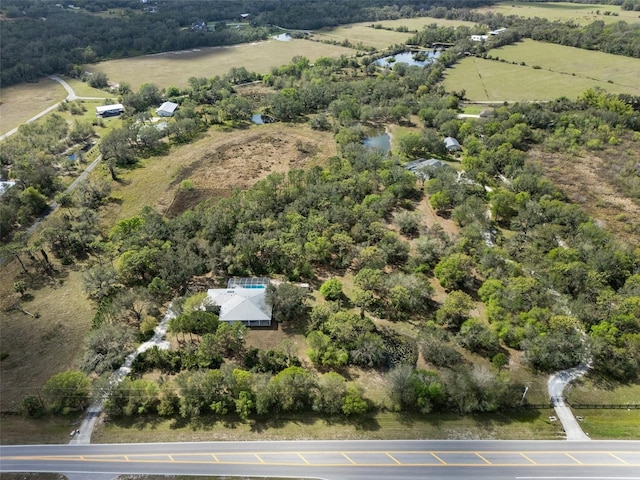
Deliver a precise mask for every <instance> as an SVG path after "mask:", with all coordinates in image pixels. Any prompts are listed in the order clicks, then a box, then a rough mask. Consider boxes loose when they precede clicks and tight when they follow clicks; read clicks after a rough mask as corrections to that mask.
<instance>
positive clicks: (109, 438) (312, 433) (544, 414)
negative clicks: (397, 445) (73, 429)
mask: <svg viewBox="0 0 640 480" xmlns="http://www.w3.org/2000/svg"><path fill="white" fill-rule="evenodd" d="M548 416H549V413H548V411H546V410H545V411H538V410H526V411H521V412H513V413H510V414H486V415H478V416H464V417H463V416H460V415H456V414H432V415H405V414H397V413H390V412H381V413H378V414H376V415H371V416H366V417H363V418H357V419H347V418H344V417H342V416H340V417H337V418H333V419H332V418H326V417H325V418H323V417H319V416H317V415H313V414H301V415H274V416H271V417H270V418H262V419H259V420H257V421H249V422H247V423H243V422H239V421H233V420H231V419H229V420H227V422H226V423H225V422H223V421H220V420H219V419H216V418H203V419H201V421H200V422H198V423H188V422H186V421H184V420H182V419H157V418H155V419H148V420H147V419H145V418H138V419H133V420H131V419H129V421H126V422H125V421H122V422H121V421H110V422H108V423H106V424H100V425H99V426H98V428H97V429H96V430H95V431H94V434H93V436H92V438H91V439H92V442H94V443H125V442H142V441H148V439H149V436H150V435H152V436H153V438H154V439H155V441H157V442H191V441H233V440H242V441H250V440H262V441H264V440H314V439H327V440H338V439H344V440H348V439H370V440H383V439H388V440H393V439H415V438H420V439H436V438H437V439H449V440H453V439H505V440H511V439H529V440H530V439H537V440H552V439H559V438H562V432H561V431H560V427H559V426H558V425H557V424H554V423H551V422H549V421H548Z"/></svg>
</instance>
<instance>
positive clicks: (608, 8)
mask: <svg viewBox="0 0 640 480" xmlns="http://www.w3.org/2000/svg"><path fill="white" fill-rule="evenodd" d="M477 10H478V11H480V12H496V13H501V14H503V15H517V16H519V17H526V18H533V17H540V18H546V19H547V20H549V21H551V22H553V21H556V20H558V21H561V22H567V21H572V22H575V23H578V24H580V25H587V24H589V23H592V22H595V21H596V20H602V21H604V22H605V23H614V22H618V21H620V20H624V21H625V22H628V23H638V22H640V12H634V11H627V10H622V9H621V8H620V7H619V6H617V5H600V4H580V3H562V2H558V3H552V2H545V3H542V2H541V3H531V2H511V1H510V2H504V3H500V4H498V5H494V6H491V7H484V8H478V9H477ZM605 12H608V14H607V15H605Z"/></svg>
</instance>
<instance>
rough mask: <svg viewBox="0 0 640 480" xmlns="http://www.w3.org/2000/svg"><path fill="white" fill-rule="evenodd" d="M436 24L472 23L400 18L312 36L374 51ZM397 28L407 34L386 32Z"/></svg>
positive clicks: (455, 25) (341, 27)
mask: <svg viewBox="0 0 640 480" xmlns="http://www.w3.org/2000/svg"><path fill="white" fill-rule="evenodd" d="M434 23H435V24H438V25H441V26H444V27H458V26H460V25H467V26H473V25H474V23H473V22H463V21H461V20H446V19H441V18H431V17H418V18H401V19H398V20H381V21H379V22H362V23H353V24H350V25H342V26H340V27H335V28H326V29H322V30H318V31H314V32H313V36H314V37H315V38H318V39H322V40H333V41H336V42H342V41H344V40H349V42H351V43H352V44H353V45H356V44H357V43H362V44H363V45H364V46H366V47H374V48H376V49H384V48H387V47H389V46H391V45H394V44H398V43H399V44H403V43H405V42H406V41H407V40H408V39H409V38H410V37H411V36H412V35H413V33H410V32H412V31H416V30H418V31H420V30H422V29H423V28H424V27H425V26H427V25H431V24H434ZM371 25H382V27H384V28H382V29H377V28H372V27H371ZM398 27H407V29H408V30H409V32H396V31H395V30H393V31H392V30H386V29H388V28H392V29H396V28H398Z"/></svg>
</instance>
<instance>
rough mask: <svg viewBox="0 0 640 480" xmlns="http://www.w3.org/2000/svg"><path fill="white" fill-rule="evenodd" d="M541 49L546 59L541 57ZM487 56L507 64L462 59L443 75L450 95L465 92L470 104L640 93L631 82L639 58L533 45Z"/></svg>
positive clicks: (638, 67) (523, 44)
mask: <svg viewBox="0 0 640 480" xmlns="http://www.w3.org/2000/svg"><path fill="white" fill-rule="evenodd" d="M542 50H544V51H545V53H546V55H545V56H542V55H540V52H541V51H542ZM490 54H491V55H492V56H494V57H496V56H497V57H499V58H501V59H508V61H509V63H507V62H500V61H497V60H486V59H483V58H477V57H467V58H464V59H463V60H461V61H460V62H459V63H458V64H456V66H455V67H454V68H452V69H448V70H446V72H445V79H444V87H445V88H446V89H447V90H449V91H459V90H463V89H464V90H465V91H466V98H468V99H469V100H475V101H523V100H552V99H555V98H558V97H562V96H566V97H568V98H576V97H578V96H579V95H580V94H582V92H584V91H585V90H587V89H589V88H595V87H600V88H602V89H604V90H606V91H608V92H611V93H630V94H632V95H639V94H640V85H639V84H638V82H637V81H634V80H633V79H637V78H638V77H640V59H633V58H628V57H621V56H617V55H610V54H607V53H601V52H592V51H589V50H582V49H579V48H573V47H564V46H561V45H551V44H546V43H541V42H535V41H525V42H521V43H518V44H516V45H511V46H508V47H503V48H500V49H494V50H491V51H490ZM562 59H564V60H562ZM567 59H571V60H567ZM510 62H516V63H517V64H516V65H514V64H513V63H510ZM520 62H524V63H525V64H526V65H519V63H520ZM533 66H537V67H540V68H533Z"/></svg>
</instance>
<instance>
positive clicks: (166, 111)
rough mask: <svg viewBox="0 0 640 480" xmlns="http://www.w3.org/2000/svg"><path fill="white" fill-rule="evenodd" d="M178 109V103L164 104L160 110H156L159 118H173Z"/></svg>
mask: <svg viewBox="0 0 640 480" xmlns="http://www.w3.org/2000/svg"><path fill="white" fill-rule="evenodd" d="M176 108H178V104H177V103H173V102H164V103H163V104H162V105H160V107H159V108H157V109H156V115H158V116H159V117H173V114H174V113H175V111H176Z"/></svg>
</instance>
